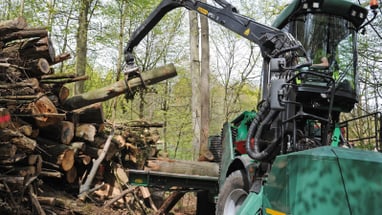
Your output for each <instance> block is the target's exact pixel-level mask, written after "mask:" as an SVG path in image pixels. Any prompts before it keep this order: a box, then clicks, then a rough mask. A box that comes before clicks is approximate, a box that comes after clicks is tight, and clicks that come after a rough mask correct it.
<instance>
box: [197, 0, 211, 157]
mask: <svg viewBox="0 0 382 215" xmlns="http://www.w3.org/2000/svg"><path fill="white" fill-rule="evenodd" d="M202 2H207V1H206V0H202ZM199 17H200V29H201V55H202V56H201V69H200V70H201V77H200V105H201V108H200V109H201V113H200V126H201V128H200V156H201V157H204V158H205V159H206V160H209V161H212V160H213V159H214V156H213V154H212V153H211V152H210V150H209V149H208V134H209V126H210V83H209V81H210V46H209V27H208V18H207V17H205V16H199Z"/></svg>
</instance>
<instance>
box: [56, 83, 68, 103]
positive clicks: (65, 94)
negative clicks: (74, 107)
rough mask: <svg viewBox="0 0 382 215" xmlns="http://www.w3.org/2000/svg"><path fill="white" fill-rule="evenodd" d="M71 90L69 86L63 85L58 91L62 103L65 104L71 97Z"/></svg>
mask: <svg viewBox="0 0 382 215" xmlns="http://www.w3.org/2000/svg"><path fill="white" fill-rule="evenodd" d="M69 95H70V90H69V88H67V87H65V86H62V87H60V91H59V92H58V100H59V101H60V103H61V104H63V103H64V102H65V101H66V99H67V98H69Z"/></svg>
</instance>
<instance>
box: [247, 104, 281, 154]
mask: <svg viewBox="0 0 382 215" xmlns="http://www.w3.org/2000/svg"><path fill="white" fill-rule="evenodd" d="M279 113H280V111H276V110H270V104H269V102H267V101H265V102H264V103H263V104H262V106H261V107H260V109H259V112H258V114H257V115H256V117H255V119H254V120H253V121H252V122H251V125H250V126H249V129H248V136H247V140H246V143H245V148H246V150H247V153H248V156H249V157H250V158H252V159H254V160H260V161H261V160H266V159H269V158H270V156H271V155H272V154H273V150H274V148H275V146H276V145H277V144H278V142H279V139H280V135H278V134H277V131H275V135H274V137H275V138H273V140H272V141H270V144H269V145H268V146H267V147H266V149H264V150H262V151H260V145H259V143H260V138H261V135H262V133H263V130H264V128H266V125H269V124H270V123H271V122H272V121H273V120H274V119H275V118H276V117H277V116H278V114H279ZM252 137H254V148H253V149H252V147H251V139H252Z"/></svg>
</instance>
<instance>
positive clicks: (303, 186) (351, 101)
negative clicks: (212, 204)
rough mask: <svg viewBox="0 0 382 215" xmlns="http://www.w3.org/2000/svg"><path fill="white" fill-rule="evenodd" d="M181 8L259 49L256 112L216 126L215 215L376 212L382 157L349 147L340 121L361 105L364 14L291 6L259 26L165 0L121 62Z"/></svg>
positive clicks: (343, 4)
mask: <svg viewBox="0 0 382 215" xmlns="http://www.w3.org/2000/svg"><path fill="white" fill-rule="evenodd" d="M376 2H377V1H371V4H370V8H371V10H372V12H373V13H374V18H375V16H376V14H377V12H376V10H375V9H376V8H378V4H377V3H376ZM179 7H184V8H187V9H188V10H193V11H196V12H198V13H199V14H201V15H204V16H206V17H208V18H209V19H211V20H213V21H215V22H216V23H218V24H219V25H222V26H224V27H226V28H228V29H230V30H232V31H233V32H235V33H237V34H239V35H241V36H243V37H245V38H247V39H248V40H250V41H252V42H253V43H255V44H257V45H258V46H259V47H260V50H261V54H262V57H263V59H264V60H263V68H262V79H261V86H262V88H261V89H262V100H261V102H260V103H259V104H258V105H257V111H256V112H255V111H246V112H243V113H242V114H241V115H240V116H238V117H237V118H236V119H234V120H233V121H232V122H228V123H225V124H224V127H223V130H222V135H221V143H222V148H223V152H222V158H221V160H222V161H221V167H220V177H219V181H218V182H219V195H218V198H217V203H216V212H215V213H216V214H217V215H222V214H269V215H283V214H295V215H300V214H317V215H318V214H320V215H321V214H341V215H342V214H359V215H364V214H381V212H380V208H381V205H382V202H381V200H380V197H381V196H382V155H381V154H380V153H379V152H372V151H362V150H358V149H354V148H353V144H352V143H351V142H349V141H348V140H346V138H345V135H344V133H345V132H346V131H344V129H341V126H340V122H339V120H340V114H341V113H346V112H350V111H351V110H352V109H353V107H354V105H355V104H356V103H357V101H358V97H357V91H358V83H357V81H358V78H357V43H356V42H357V33H358V32H359V31H360V30H361V29H363V28H364V27H365V25H367V24H368V23H369V22H370V21H371V20H369V21H368V22H366V19H367V15H368V10H367V9H365V8H364V7H361V6H360V5H358V4H355V3H352V2H349V1H346V0H293V1H292V2H291V3H290V4H289V5H288V6H287V7H286V8H285V9H284V10H283V12H282V13H281V14H280V15H279V16H278V18H277V19H276V20H275V22H274V24H273V26H266V25H263V24H260V23H258V22H256V21H255V20H253V19H251V18H249V17H246V16H243V15H241V14H239V13H238V10H237V9H236V8H235V7H234V6H232V5H231V4H230V3H228V2H226V1H225V0H215V4H214V5H211V4H207V3H204V2H201V1H198V0H163V1H162V2H161V3H160V4H159V6H158V7H157V8H156V9H155V10H154V11H153V12H152V13H151V14H150V16H149V17H148V18H147V19H146V20H145V21H144V22H143V23H142V25H141V26H140V27H139V28H138V29H137V30H136V31H135V32H134V33H133V35H132V37H131V38H130V41H129V42H128V45H127V47H126V48H125V58H126V63H127V65H129V66H131V67H133V65H134V57H133V48H134V47H135V46H136V45H138V44H139V42H140V41H141V40H142V39H143V38H144V37H145V36H146V34H147V33H148V32H149V31H150V30H151V29H152V28H153V27H154V26H155V25H156V24H157V23H158V22H159V21H160V20H161V18H162V17H163V16H164V15H165V14H167V13H168V12H169V11H171V10H173V9H175V8H179ZM376 148H377V149H379V143H377V145H376Z"/></svg>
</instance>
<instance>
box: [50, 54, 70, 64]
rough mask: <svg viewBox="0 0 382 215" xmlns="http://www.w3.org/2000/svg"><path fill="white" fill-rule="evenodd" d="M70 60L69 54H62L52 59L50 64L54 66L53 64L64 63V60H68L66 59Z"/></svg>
mask: <svg viewBox="0 0 382 215" xmlns="http://www.w3.org/2000/svg"><path fill="white" fill-rule="evenodd" d="M70 58H71V56H70V53H63V54H60V55H58V56H55V57H54V61H53V62H52V64H51V65H54V64H58V63H61V62H64V61H65V60H68V59H70Z"/></svg>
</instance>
